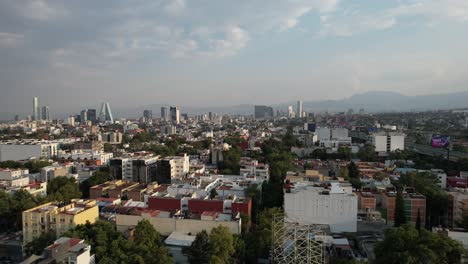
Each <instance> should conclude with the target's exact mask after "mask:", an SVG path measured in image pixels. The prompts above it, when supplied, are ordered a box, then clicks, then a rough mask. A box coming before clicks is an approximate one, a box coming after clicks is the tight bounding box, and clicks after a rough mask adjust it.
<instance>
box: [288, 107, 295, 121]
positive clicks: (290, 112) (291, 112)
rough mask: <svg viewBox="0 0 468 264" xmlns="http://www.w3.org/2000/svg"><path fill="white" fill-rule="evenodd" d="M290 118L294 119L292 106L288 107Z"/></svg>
mask: <svg viewBox="0 0 468 264" xmlns="http://www.w3.org/2000/svg"><path fill="white" fill-rule="evenodd" d="M288 117H289V118H294V110H293V106H292V105H290V106H288Z"/></svg>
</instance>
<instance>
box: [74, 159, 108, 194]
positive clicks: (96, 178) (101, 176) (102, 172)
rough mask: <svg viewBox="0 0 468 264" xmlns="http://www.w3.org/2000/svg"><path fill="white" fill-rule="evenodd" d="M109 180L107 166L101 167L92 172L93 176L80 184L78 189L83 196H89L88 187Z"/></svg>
mask: <svg viewBox="0 0 468 264" xmlns="http://www.w3.org/2000/svg"><path fill="white" fill-rule="evenodd" d="M109 180H110V176H109V167H101V168H100V169H99V170H98V171H96V172H95V173H94V174H93V176H91V177H89V178H88V179H86V180H85V181H83V182H82V183H81V184H80V191H81V193H82V194H83V198H89V188H91V187H93V186H95V185H98V184H101V183H104V182H106V181H109Z"/></svg>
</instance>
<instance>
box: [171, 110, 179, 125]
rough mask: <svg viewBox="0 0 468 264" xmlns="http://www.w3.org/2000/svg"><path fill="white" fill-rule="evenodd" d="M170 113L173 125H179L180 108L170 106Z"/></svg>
mask: <svg viewBox="0 0 468 264" xmlns="http://www.w3.org/2000/svg"><path fill="white" fill-rule="evenodd" d="M170 112H171V121H172V122H173V123H175V124H179V123H180V108H179V107H178V106H174V107H173V106H171V108H170Z"/></svg>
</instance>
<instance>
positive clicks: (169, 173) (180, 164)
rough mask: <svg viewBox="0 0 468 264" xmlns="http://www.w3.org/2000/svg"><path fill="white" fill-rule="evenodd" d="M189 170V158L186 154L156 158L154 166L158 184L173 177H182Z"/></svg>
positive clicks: (169, 180)
mask: <svg viewBox="0 0 468 264" xmlns="http://www.w3.org/2000/svg"><path fill="white" fill-rule="evenodd" d="M189 171H190V159H189V156H187V154H184V155H183V156H170V157H165V158H164V159H160V160H158V165H157V168H156V179H155V180H156V181H157V182H158V183H159V184H168V183H171V180H172V179H173V178H177V179H182V178H184V177H186V176H187V174H188V173H189Z"/></svg>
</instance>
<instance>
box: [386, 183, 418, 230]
mask: <svg viewBox="0 0 468 264" xmlns="http://www.w3.org/2000/svg"><path fill="white" fill-rule="evenodd" d="M396 196H397V193H396V192H393V191H387V192H384V193H383V194H382V207H383V208H385V209H387V212H386V214H387V223H389V222H390V223H393V222H394V220H395V207H396ZM403 199H404V208H405V216H406V219H407V220H408V222H411V223H413V224H415V223H416V221H417V218H418V212H419V215H420V219H421V225H424V223H425V219H426V197H425V196H424V195H422V194H419V193H415V192H406V191H404V192H403Z"/></svg>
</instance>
